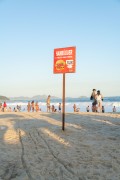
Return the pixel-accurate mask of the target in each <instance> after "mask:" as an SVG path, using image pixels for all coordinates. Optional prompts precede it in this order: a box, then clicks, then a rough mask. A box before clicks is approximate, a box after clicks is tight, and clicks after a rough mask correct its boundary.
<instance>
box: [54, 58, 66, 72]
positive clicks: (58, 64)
mask: <svg viewBox="0 0 120 180" xmlns="http://www.w3.org/2000/svg"><path fill="white" fill-rule="evenodd" d="M55 67H56V70H58V71H61V70H63V69H65V62H64V61H63V60H58V61H56V63H55Z"/></svg>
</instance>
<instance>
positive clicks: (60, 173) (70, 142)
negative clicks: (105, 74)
mask: <svg viewBox="0 0 120 180" xmlns="http://www.w3.org/2000/svg"><path fill="white" fill-rule="evenodd" d="M61 121H62V117H61V114H60V113H42V112H39V113H32V112H31V113H27V112H24V113H23V112H17V113H15V112H10V113H8V112H5V113H4V112H0V179H1V180H10V179H13V180H28V179H30V180H70V179H71V180H120V114H117V113H116V114H113V113H103V114H102V113H66V117H65V122H66V123H65V131H62V130H61V124H62V123H61Z"/></svg>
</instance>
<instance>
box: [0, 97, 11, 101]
mask: <svg viewBox="0 0 120 180" xmlns="http://www.w3.org/2000/svg"><path fill="white" fill-rule="evenodd" d="M0 100H1V101H6V100H9V98H7V97H6V96H0Z"/></svg>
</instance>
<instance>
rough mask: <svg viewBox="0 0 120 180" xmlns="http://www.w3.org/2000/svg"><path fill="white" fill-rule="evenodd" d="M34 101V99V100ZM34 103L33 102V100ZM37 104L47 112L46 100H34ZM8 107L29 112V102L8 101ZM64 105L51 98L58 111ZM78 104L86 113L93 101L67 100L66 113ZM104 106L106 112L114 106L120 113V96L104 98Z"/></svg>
mask: <svg viewBox="0 0 120 180" xmlns="http://www.w3.org/2000/svg"><path fill="white" fill-rule="evenodd" d="M33 100H34V99H33ZM31 101H32V100H31ZM34 101H35V102H36V101H38V104H39V107H40V108H41V111H42V112H46V100H40V99H39V100H34ZM6 102H7V106H8V107H11V108H12V110H13V109H14V107H15V108H16V106H17V105H18V106H21V111H27V103H28V100H19V101H17V100H9V101H6ZM60 102H61V103H62V99H52V98H51V105H54V106H55V108H56V109H57V110H58V104H59V103H60ZM74 104H76V106H77V108H79V109H80V112H85V111H86V107H87V106H89V107H90V111H91V107H92V101H91V100H90V98H88V97H85V98H66V101H65V112H73V105H74ZM103 106H104V108H105V112H112V109H113V106H115V107H116V110H117V112H120V96H113V97H104V100H103Z"/></svg>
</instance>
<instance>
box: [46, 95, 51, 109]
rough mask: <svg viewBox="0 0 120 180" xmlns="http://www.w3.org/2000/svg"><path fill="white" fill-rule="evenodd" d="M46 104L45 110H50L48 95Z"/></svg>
mask: <svg viewBox="0 0 120 180" xmlns="http://www.w3.org/2000/svg"><path fill="white" fill-rule="evenodd" d="M46 105H47V112H50V95H49V96H48V97H47V100H46Z"/></svg>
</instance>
